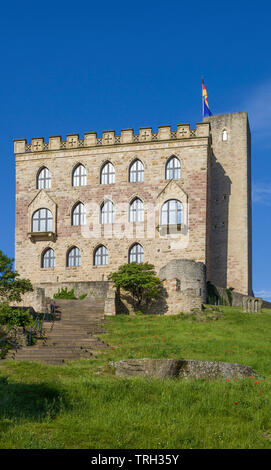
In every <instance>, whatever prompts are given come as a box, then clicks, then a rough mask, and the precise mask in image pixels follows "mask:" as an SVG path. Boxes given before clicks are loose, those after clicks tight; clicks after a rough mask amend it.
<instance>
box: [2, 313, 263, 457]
mask: <svg viewBox="0 0 271 470" xmlns="http://www.w3.org/2000/svg"><path fill="white" fill-rule="evenodd" d="M221 310H222V311H223V313H224V317H223V318H221V319H218V320H216V321H208V322H196V321H194V320H193V319H191V318H187V317H185V316H182V315H178V316H172V317H166V316H154V315H149V316H124V315H120V316H117V317H112V318H108V322H107V324H106V330H107V333H106V334H104V335H102V337H103V339H104V340H105V341H107V342H108V343H109V344H110V345H112V348H111V349H108V350H106V351H104V352H102V353H101V354H100V355H99V358H98V359H97V360H96V361H95V360H80V361H74V362H72V363H68V364H67V365H65V366H62V367H56V366H47V365H43V364H36V363H29V362H17V363H16V362H12V361H10V362H3V363H1V362H0V448H2V449H4V448H26V449H29V448H75V449H79V448H98V449H99V448H111V449H112V448H116V449H117V448H139V449H140V448H145V449H146V448H156V449H162V448H176V449H179V448H270V447H271V390H270V384H271V362H270V342H271V334H270V333H271V315H270V314H271V311H268V310H265V311H264V313H262V314H245V313H242V312H240V310H239V309H238V308H230V307H221ZM139 357H154V358H184V359H203V360H215V361H226V362H238V363H241V364H245V365H250V366H252V367H253V368H254V369H255V370H256V371H257V372H258V373H260V374H262V375H263V376H264V379H261V380H257V379H255V378H253V377H252V378H248V379H242V380H230V381H227V380H222V379H221V380H215V381H209V382H208V381H206V380H197V381H192V380H191V381H178V380H164V381H162V380H148V379H143V378H132V379H121V378H117V377H115V376H114V375H113V374H112V370H111V369H110V368H109V367H108V362H109V361H110V360H118V359H124V358H139Z"/></svg>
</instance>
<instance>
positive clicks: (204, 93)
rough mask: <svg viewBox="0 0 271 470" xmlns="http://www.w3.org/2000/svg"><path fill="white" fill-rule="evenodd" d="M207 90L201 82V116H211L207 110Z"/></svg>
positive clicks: (208, 109)
mask: <svg viewBox="0 0 271 470" xmlns="http://www.w3.org/2000/svg"><path fill="white" fill-rule="evenodd" d="M207 96H208V95H207V90H206V88H205V85H204V81H203V80H202V102H203V106H202V107H203V110H202V111H203V116H212V115H213V114H212V113H211V110H210V108H209V104H208V101H207Z"/></svg>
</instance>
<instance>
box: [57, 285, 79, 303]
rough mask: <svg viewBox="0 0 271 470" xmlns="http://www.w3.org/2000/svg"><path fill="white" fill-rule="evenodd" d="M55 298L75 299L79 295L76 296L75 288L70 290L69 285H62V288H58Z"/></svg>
mask: <svg viewBox="0 0 271 470" xmlns="http://www.w3.org/2000/svg"><path fill="white" fill-rule="evenodd" d="M54 299H67V300H73V299H74V300H75V299H77V297H75V294H74V289H71V290H70V291H68V288H67V287H61V289H58V291H57V292H56V293H55V294H54Z"/></svg>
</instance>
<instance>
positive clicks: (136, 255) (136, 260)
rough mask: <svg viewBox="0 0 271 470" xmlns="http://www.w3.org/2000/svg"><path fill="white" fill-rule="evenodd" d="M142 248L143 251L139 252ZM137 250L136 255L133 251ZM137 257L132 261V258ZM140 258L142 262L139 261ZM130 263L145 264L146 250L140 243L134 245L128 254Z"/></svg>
mask: <svg viewBox="0 0 271 470" xmlns="http://www.w3.org/2000/svg"><path fill="white" fill-rule="evenodd" d="M139 247H140V248H141V251H139V250H138V248H139ZM134 249H135V253H132V251H133V250H134ZM132 256H133V257H135V259H133V260H131V257H132ZM139 257H140V259H141V260H140V261H139V260H138V259H139ZM128 263H129V264H130V263H137V264H141V263H144V248H143V246H142V245H141V244H140V243H134V244H133V245H132V246H131V247H130V248H129V253H128Z"/></svg>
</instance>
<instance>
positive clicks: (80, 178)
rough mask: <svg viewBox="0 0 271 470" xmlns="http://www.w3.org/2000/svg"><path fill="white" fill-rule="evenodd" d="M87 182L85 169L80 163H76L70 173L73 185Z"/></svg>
mask: <svg viewBox="0 0 271 470" xmlns="http://www.w3.org/2000/svg"><path fill="white" fill-rule="evenodd" d="M86 184H87V171H86V169H85V167H84V165H82V164H81V163H80V164H79V165H77V166H76V167H75V168H74V170H73V173H72V185H73V186H86Z"/></svg>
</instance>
